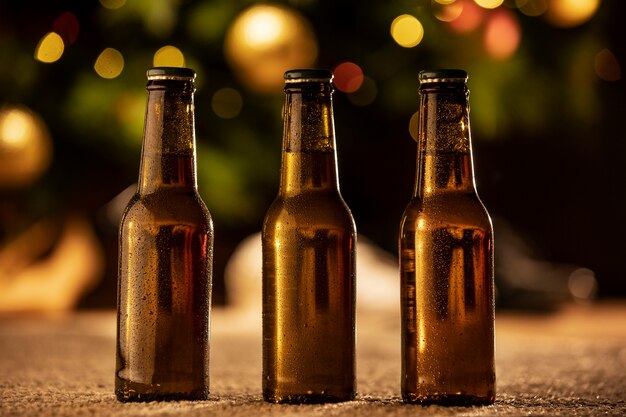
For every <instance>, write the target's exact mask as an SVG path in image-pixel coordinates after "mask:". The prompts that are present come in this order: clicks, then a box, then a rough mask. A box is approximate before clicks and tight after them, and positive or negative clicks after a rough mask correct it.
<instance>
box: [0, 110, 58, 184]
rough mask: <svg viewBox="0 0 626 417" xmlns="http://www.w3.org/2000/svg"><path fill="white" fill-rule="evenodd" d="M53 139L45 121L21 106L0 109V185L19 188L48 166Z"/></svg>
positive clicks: (38, 175) (36, 177)
mask: <svg viewBox="0 0 626 417" xmlns="http://www.w3.org/2000/svg"><path fill="white" fill-rule="evenodd" d="M51 159H52V141H51V139H50V135H49V133H48V129H47V128H46V125H45V123H44V122H43V120H41V118H40V117H39V116H38V115H37V114H35V113H34V112H33V111H32V110H30V109H28V108H26V107H24V106H4V107H1V108H0V187H2V188H19V187H23V186H26V185H29V184H31V183H32V182H34V181H35V180H36V179H38V178H39V177H40V176H41V175H42V174H43V173H44V172H45V170H46V169H47V168H48V166H49V165H50V161H51Z"/></svg>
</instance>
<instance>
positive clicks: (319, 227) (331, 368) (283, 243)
mask: <svg viewBox="0 0 626 417" xmlns="http://www.w3.org/2000/svg"><path fill="white" fill-rule="evenodd" d="M329 81H330V79H328V80H327V81H326V82H327V83H329ZM299 87H300V86H298V87H297V88H296V87H295V86H294V88H296V90H297V91H294V92H291V91H290V88H286V91H287V95H288V100H287V101H288V104H287V106H286V110H285V111H286V118H285V137H284V140H283V144H284V147H283V154H282V166H281V189H280V192H279V194H278V196H277V198H276V199H275V200H274V202H273V203H272V205H271V206H270V208H269V210H268V212H267V214H266V217H265V220H264V224H263V231H262V246H263V396H264V399H265V400H266V401H270V402H280V403H321V402H336V401H346V400H350V399H353V398H354V396H355V390H356V388H355V385H356V384H355V285H356V284H355V273H356V272H355V271H356V254H355V244H356V228H355V225H354V220H353V218H352V215H351V213H350V210H349V209H348V207H347V205H346V204H345V202H344V200H343V198H342V197H341V195H340V193H339V189H338V185H337V184H338V182H337V173H336V154H335V149H334V136H333V133H334V132H333V131H332V119H330V120H325V121H321V120H314V119H313V118H315V117H317V118H319V115H320V114H324V112H323V111H322V112H321V113H320V112H319V111H315V110H313V111H309V110H311V109H306V107H307V106H309V104H306V103H304V104H303V107H304V110H302V109H296V110H294V109H292V111H290V108H291V107H292V106H293V105H294V104H298V106H299V104H300V103H299V98H302V96H306V94H304V95H301V91H300V90H299ZM290 94H293V95H296V96H298V98H296V100H295V101H297V103H294V102H292V101H291V100H290V97H289V95H290ZM325 94H328V97H327V99H328V101H325V102H324V103H323V106H322V107H323V108H326V109H327V110H330V109H329V106H330V96H329V94H330V92H328V91H326V92H325ZM314 95H317V93H315V94H314ZM308 99H311V100H313V98H311V97H309V98H306V97H304V98H303V100H304V101H306V100H308ZM314 99H315V100H319V97H315V98H314ZM311 106H313V105H311ZM313 107H314V106H313ZM300 110H302V111H300ZM318 110H319V109H318ZM296 113H297V115H296ZM326 114H327V116H329V117H332V113H326ZM293 118H295V119H298V120H300V121H302V124H307V123H310V124H316V123H323V124H324V123H325V124H326V127H327V128H328V127H329V126H330V127H331V129H330V130H328V129H327V132H326V133H325V134H322V135H316V134H311V131H310V130H309V131H308V133H307V132H306V130H307V129H300V128H301V127H302V124H300V123H296V124H297V125H298V126H299V127H296V128H295V130H297V131H298V132H299V133H297V134H290V133H294V132H293V130H294V126H293V125H292V123H293V122H294V120H292V119H293ZM307 120H308V121H307ZM290 122H291V123H290ZM315 129H317V128H315ZM315 129H314V130H315ZM320 140H321V142H320ZM300 141H301V142H300ZM296 142H298V143H296Z"/></svg>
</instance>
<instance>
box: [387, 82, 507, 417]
mask: <svg viewBox="0 0 626 417" xmlns="http://www.w3.org/2000/svg"><path fill="white" fill-rule="evenodd" d="M443 75H445V74H443ZM437 76H438V77H442V75H441V74H439V75H437ZM448 76H449V74H448ZM422 82H423V84H422V88H421V94H422V105H421V107H420V135H418V140H419V144H418V155H417V178H416V190H415V194H414V196H413V198H412V199H411V201H410V202H409V204H408V205H407V208H406V210H405V212H404V215H403V217H402V221H401V226H400V239H399V256H400V272H401V316H402V318H401V319H402V396H403V399H404V401H406V402H409V403H420V404H448V405H451V404H490V403H493V401H494V398H495V362H494V292H493V230H492V226H491V220H490V217H489V214H488V212H487V210H486V209H485V207H484V206H483V204H482V203H481V201H480V199H479V197H478V195H477V193H476V189H475V185H474V179H473V168H472V159H471V146H470V141H469V140H470V137H469V119H468V110H467V109H468V103H467V91H466V89H465V88H464V85H465V84H464V81H463V83H462V86H459V85H456V88H452V89H446V88H447V87H450V85H448V84H446V85H445V86H444V87H446V88H444V89H443V90H441V89H440V88H439V87H441V86H440V85H438V83H439V82H440V81H437V82H435V81H433V85H432V86H431V85H429V83H430V81H427V82H424V81H423V80H422ZM441 82H442V83H444V82H446V83H447V82H448V81H441ZM455 83H457V84H461V83H460V82H459V81H455ZM425 84H426V85H425ZM453 84H454V83H453ZM453 87H454V86H453ZM462 87H463V88H462Z"/></svg>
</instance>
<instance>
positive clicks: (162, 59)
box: [152, 45, 185, 67]
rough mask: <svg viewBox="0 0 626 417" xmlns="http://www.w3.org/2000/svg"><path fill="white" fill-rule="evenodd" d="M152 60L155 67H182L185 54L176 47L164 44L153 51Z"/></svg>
mask: <svg viewBox="0 0 626 417" xmlns="http://www.w3.org/2000/svg"><path fill="white" fill-rule="evenodd" d="M152 62H153V64H154V66H155V67H184V66H185V56H184V55H183V53H182V52H181V50H180V49H178V48H177V47H175V46H172V45H166V46H164V47H162V48H160V49H159V50H158V51H156V52H155V53H154V58H153V59H152Z"/></svg>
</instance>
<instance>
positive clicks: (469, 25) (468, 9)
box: [448, 0, 485, 33]
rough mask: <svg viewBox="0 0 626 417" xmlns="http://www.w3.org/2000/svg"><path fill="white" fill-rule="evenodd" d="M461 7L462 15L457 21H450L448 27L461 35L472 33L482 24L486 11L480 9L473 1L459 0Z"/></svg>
mask: <svg viewBox="0 0 626 417" xmlns="http://www.w3.org/2000/svg"><path fill="white" fill-rule="evenodd" d="M457 2H458V3H459V4H460V5H461V13H460V14H459V15H458V17H457V18H456V19H453V20H450V21H449V22H448V25H450V27H451V28H452V29H454V30H455V31H457V32H460V33H466V32H471V31H473V30H475V29H477V28H478V26H479V25H480V24H481V23H482V20H483V16H484V14H485V9H483V8H482V7H479V6H478V5H477V4H476V3H474V2H473V1H472V0H457Z"/></svg>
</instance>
